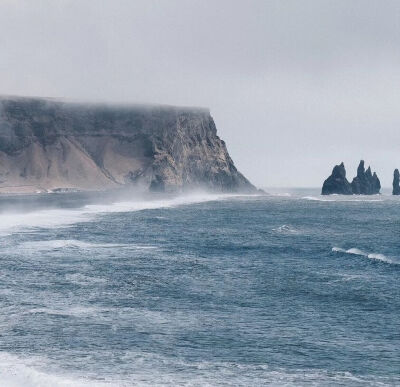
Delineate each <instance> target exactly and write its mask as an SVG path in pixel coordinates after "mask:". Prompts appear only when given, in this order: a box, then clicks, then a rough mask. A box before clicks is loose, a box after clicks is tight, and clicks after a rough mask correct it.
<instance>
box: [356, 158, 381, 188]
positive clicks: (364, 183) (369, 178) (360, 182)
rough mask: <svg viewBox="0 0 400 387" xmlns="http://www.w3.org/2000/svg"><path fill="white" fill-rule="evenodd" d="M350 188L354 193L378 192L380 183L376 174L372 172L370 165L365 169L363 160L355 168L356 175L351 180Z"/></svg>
mask: <svg viewBox="0 0 400 387" xmlns="http://www.w3.org/2000/svg"><path fill="white" fill-rule="evenodd" d="M351 188H352V191H353V194H355V195H376V194H379V192H380V189H381V183H380V181H379V178H378V176H377V174H376V173H375V172H374V174H372V172H371V167H368V168H367V170H365V167H364V160H361V161H360V164H359V166H358V168H357V176H356V177H355V178H354V179H353V181H352V182H351Z"/></svg>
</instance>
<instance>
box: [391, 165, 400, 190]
mask: <svg viewBox="0 0 400 387" xmlns="http://www.w3.org/2000/svg"><path fill="white" fill-rule="evenodd" d="M392 193H393V195H400V173H399V170H398V169H395V170H394V174H393V192H392Z"/></svg>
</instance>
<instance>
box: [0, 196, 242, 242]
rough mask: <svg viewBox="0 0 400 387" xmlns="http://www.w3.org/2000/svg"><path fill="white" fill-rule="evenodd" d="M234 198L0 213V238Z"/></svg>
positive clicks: (213, 197) (204, 197)
mask: <svg viewBox="0 0 400 387" xmlns="http://www.w3.org/2000/svg"><path fill="white" fill-rule="evenodd" d="M237 196H238V195H233V194H192V195H186V196H177V197H174V198H170V199H168V198H167V199H161V200H137V201H124V202H115V203H111V204H88V205H85V206H84V207H81V208H76V209H45V210H38V211H32V212H27V213H11V212H10V213H1V214H0V235H9V234H12V233H14V232H21V231H31V230H32V229H37V228H56V227H68V226H72V225H74V224H76V223H81V222H89V221H92V220H93V219H94V218H95V217H96V216H98V215H101V214H104V213H117V212H134V211H142V210H150V209H157V208H171V207H177V206H182V205H189V204H196V203H203V202H209V201H216V200H224V199H229V198H233V197H237ZM239 196H240V195H239ZM246 196H249V195H246Z"/></svg>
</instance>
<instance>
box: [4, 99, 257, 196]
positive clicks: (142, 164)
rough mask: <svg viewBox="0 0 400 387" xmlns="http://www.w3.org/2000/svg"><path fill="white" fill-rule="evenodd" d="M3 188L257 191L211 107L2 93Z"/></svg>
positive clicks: (33, 189) (34, 189)
mask: <svg viewBox="0 0 400 387" xmlns="http://www.w3.org/2000/svg"><path fill="white" fill-rule="evenodd" d="M0 160H1V163H0V192H19V191H21V190H25V191H27V192H35V191H37V190H52V189H63V188H71V189H89V190H96V189H108V188H111V189H112V188H117V187H120V186H124V185H130V186H139V187H142V188H144V189H149V190H154V191H183V190H192V189H209V190H213V191H225V192H254V193H255V192H257V190H256V188H255V187H254V186H253V185H252V184H251V183H250V182H249V181H248V180H247V179H246V178H245V177H244V176H243V175H242V174H241V173H240V172H239V171H238V170H237V169H236V167H235V165H234V163H233V161H232V159H231V157H230V156H229V153H228V151H227V149H226V145H225V142H224V141H223V140H221V139H220V138H219V136H218V135H217V129H216V126H215V123H214V120H213V118H212V117H211V115H210V112H209V111H208V109H203V108H185V107H172V106H151V105H130V106H128V105H123V106H118V105H105V104H80V103H66V102H62V101H57V100H54V99H44V98H21V97H0Z"/></svg>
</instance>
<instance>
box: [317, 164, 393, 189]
mask: <svg viewBox="0 0 400 387" xmlns="http://www.w3.org/2000/svg"><path fill="white" fill-rule="evenodd" d="M393 184H394V182H393ZM393 189H394V185H393ZM380 190H381V182H380V181H379V178H378V176H377V174H376V172H374V173H373V174H372V171H371V167H368V168H367V170H365V167H364V160H361V161H360V164H359V166H358V168H357V176H356V177H355V178H354V179H353V181H352V182H351V184H350V183H349V182H348V180H347V179H346V169H345V168H344V164H343V163H341V164H340V165H335V167H334V168H333V171H332V174H331V176H329V177H328V178H327V179H326V180H325V181H324V184H323V186H322V195H331V194H340V195H375V194H379V192H380Z"/></svg>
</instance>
